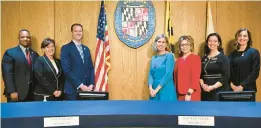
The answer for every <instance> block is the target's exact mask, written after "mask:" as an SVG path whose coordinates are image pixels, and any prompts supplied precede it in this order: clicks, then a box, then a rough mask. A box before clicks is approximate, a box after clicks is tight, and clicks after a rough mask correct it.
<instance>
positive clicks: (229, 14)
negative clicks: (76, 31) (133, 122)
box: [1, 1, 261, 102]
mask: <svg viewBox="0 0 261 128" xmlns="http://www.w3.org/2000/svg"><path fill="white" fill-rule="evenodd" d="M1 3H2V8H1V13H2V17H1V20H2V24H1V25H2V27H1V30H2V33H1V34H2V35H1V36H2V39H1V41H2V44H1V55H2V56H3V54H4V52H5V50H6V49H8V48H11V47H14V46H16V45H17V44H18V39H17V34H18V31H19V30H20V29H22V28H27V29H29V30H30V31H31V35H32V36H33V46H32V47H33V49H35V50H36V51H37V52H38V53H39V54H42V51H41V49H40V44H41V41H42V40H43V39H44V38H46V37H51V38H54V39H55V41H56V47H57V48H56V49H57V52H56V55H57V57H59V56H60V48H61V46H62V45H64V44H66V43H68V42H69V41H70V40H71V32H70V26H71V25H72V24H73V23H76V22H77V23H81V24H82V25H83V27H84V39H83V43H84V44H85V45H87V46H88V47H89V48H90V50H91V54H92V58H93V60H94V53H95V48H96V30H97V28H96V27H97V20H98V15H99V9H100V2H97V1H95V2H88V1H85V2H69V1H67V2H53V1H46V2H14V1H13V2H7V1H5V2H3V1H2V2H1ZM105 4H106V5H105V8H106V12H107V20H108V27H109V28H108V29H109V39H110V48H111V64H112V69H111V70H110V72H109V92H110V99H112V100H146V99H148V97H149V95H148V88H147V74H148V69H149V61H150V58H151V56H152V55H153V54H154V53H153V52H152V48H151V44H152V41H153V39H154V38H155V36H157V35H158V34H161V33H163V32H164V19H165V18H164V14H165V3H164V2H161V1H153V4H154V7H155V10H156V29H155V33H154V35H153V37H152V39H151V40H150V41H149V42H148V43H147V44H145V45H144V46H142V47H140V48H138V49H132V48H129V47H128V46H126V45H125V44H123V43H122V42H121V41H120V40H119V39H118V37H117V35H116V33H115V30H114V11H115V9H116V6H117V2H115V1H108V2H107V1H106V3H105ZM171 5H172V13H171V15H172V21H173V27H174V37H175V40H176V41H177V39H178V38H179V37H180V36H181V35H184V34H189V35H192V36H193V37H194V39H195V52H196V53H198V54H202V50H201V49H202V46H203V44H204V41H205V30H206V2H205V1H200V2H176V1H173V2H171ZM211 7H212V14H213V20H214V25H215V30H216V31H217V32H218V33H220V35H221V37H222V40H223V47H224V49H225V53H226V54H229V52H230V51H231V48H230V47H231V42H232V40H233V39H234V34H235V32H236V31H237V30H238V29H239V28H243V27H245V28H249V30H250V31H251V32H252V36H253V41H254V43H253V46H254V47H255V48H257V49H258V50H259V51H261V36H260V34H259V33H260V30H261V24H260V23H261V18H260V17H261V10H260V9H259V7H261V2H211ZM2 56H1V57H2ZM257 85H258V94H257V100H258V101H261V87H260V86H261V77H259V79H258V81H257ZM2 91H3V82H2ZM1 99H2V102H3V101H6V99H5V98H4V97H2V98H1Z"/></svg>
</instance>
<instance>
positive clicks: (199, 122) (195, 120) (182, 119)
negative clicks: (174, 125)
mask: <svg viewBox="0 0 261 128" xmlns="http://www.w3.org/2000/svg"><path fill="white" fill-rule="evenodd" d="M178 125H190V126H215V118H214V117H213V116H178Z"/></svg>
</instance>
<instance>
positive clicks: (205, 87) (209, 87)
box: [201, 84, 215, 92]
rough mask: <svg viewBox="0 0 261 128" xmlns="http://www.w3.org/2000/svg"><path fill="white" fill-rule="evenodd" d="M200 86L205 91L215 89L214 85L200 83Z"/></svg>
mask: <svg viewBox="0 0 261 128" xmlns="http://www.w3.org/2000/svg"><path fill="white" fill-rule="evenodd" d="M201 87H202V88H203V90H204V91H205V92H211V91H212V90H215V87H214V85H212V86H208V85H207V84H202V85H201Z"/></svg>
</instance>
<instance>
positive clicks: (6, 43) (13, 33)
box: [0, 2, 20, 102]
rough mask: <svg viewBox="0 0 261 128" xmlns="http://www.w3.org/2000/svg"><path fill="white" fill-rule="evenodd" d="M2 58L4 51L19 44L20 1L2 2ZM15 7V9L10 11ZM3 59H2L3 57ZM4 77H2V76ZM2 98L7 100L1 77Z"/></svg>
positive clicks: (3, 100) (4, 100)
mask: <svg viewBox="0 0 261 128" xmlns="http://www.w3.org/2000/svg"><path fill="white" fill-rule="evenodd" d="M1 4H2V5H1V6H2V7H1V19H2V20H1V29H2V30H1V37H2V38H1V58H2V56H3V54H4V52H5V51H6V50H7V49H8V48H11V47H14V46H16V45H17V44H18V31H19V26H20V22H19V19H20V13H17V12H19V11H20V2H1ZM10 7H13V11H10ZM1 60H2V59H1ZM1 76H2V73H1ZM1 78H2V77H1ZM1 85H2V86H1V93H0V95H1V100H2V102H6V98H5V97H4V96H3V95H2V94H3V92H4V86H3V85H4V82H3V79H1Z"/></svg>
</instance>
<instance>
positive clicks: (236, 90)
mask: <svg viewBox="0 0 261 128" xmlns="http://www.w3.org/2000/svg"><path fill="white" fill-rule="evenodd" d="M242 91H243V86H241V85H239V86H236V89H235V92H242Z"/></svg>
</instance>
